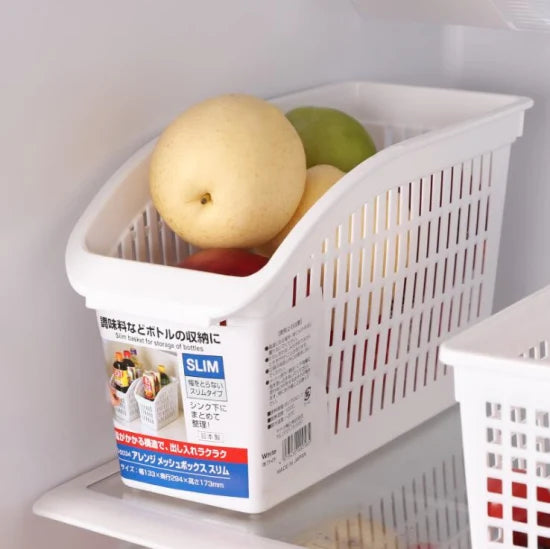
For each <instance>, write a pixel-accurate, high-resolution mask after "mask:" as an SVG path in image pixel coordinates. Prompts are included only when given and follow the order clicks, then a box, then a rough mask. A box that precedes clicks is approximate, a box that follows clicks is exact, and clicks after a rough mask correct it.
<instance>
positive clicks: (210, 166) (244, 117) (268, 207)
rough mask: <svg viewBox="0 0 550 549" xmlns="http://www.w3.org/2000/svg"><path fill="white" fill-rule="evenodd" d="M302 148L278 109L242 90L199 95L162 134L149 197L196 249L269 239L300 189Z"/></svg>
mask: <svg viewBox="0 0 550 549" xmlns="http://www.w3.org/2000/svg"><path fill="white" fill-rule="evenodd" d="M305 179H306V161H305V153H304V147H303V145H302V142H301V140H300V137H299V136H298V134H297V132H296V130H295V129H294V127H293V126H292V124H291V123H290V122H289V121H288V119H287V118H286V117H285V116H284V114H283V113H282V112H281V111H280V110H279V109H278V108H276V107H275V106H274V105H272V104H271V103H268V102H267V101H264V100H262V99H259V98H256V97H253V96H250V95H243V94H229V95H222V96H218V97H214V98H212V99H207V100H206V101H203V102H201V103H198V104H196V105H194V106H192V107H191V108H190V109H188V110H187V111H185V112H184V113H183V114H181V115H180V116H179V117H178V118H176V119H175V120H174V121H173V122H172V123H171V124H170V125H169V126H168V127H167V128H166V129H165V130H164V132H163V133H162V135H161V136H160V138H159V140H158V142H157V144H156V146H155V149H154V151H153V154H152V157H151V163H150V173H149V182H150V191H151V197H152V199H153V203H154V205H155V207H156V208H157V210H158V212H159V214H160V216H161V217H162V218H163V219H164V221H165V222H166V223H167V224H168V226H169V227H170V228H171V229H172V230H173V231H174V232H175V233H176V234H178V235H179V236H180V237H181V238H183V239H184V240H186V241H187V242H190V243H191V244H193V245H195V246H198V247H200V248H220V247H221V248H251V247H254V246H259V245H261V244H263V243H265V242H267V241H268V240H270V239H271V238H273V237H274V236H275V235H276V234H277V233H278V232H279V231H280V230H281V229H282V228H283V227H284V226H285V225H286V224H287V223H288V220H289V219H290V218H291V217H292V214H293V213H294V211H295V210H296V208H297V206H298V203H299V202H300V199H301V198H302V194H303V192H304V186H305Z"/></svg>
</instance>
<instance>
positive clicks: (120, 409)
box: [111, 378, 140, 423]
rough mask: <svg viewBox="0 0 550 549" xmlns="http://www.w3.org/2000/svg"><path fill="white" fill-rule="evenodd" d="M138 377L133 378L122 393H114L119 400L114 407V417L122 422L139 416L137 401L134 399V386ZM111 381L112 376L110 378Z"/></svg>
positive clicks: (136, 384) (135, 386)
mask: <svg viewBox="0 0 550 549" xmlns="http://www.w3.org/2000/svg"><path fill="white" fill-rule="evenodd" d="M139 381H140V380H139V379H135V380H134V381H132V383H131V384H130V387H128V390H127V391H126V392H125V393H123V392H122V391H117V392H116V395H117V397H118V399H119V401H120V403H119V405H118V406H115V407H114V414H115V419H116V420H117V421H120V422H123V423H130V422H131V421H134V419H137V418H138V417H139V410H138V403H137V400H136V388H137V386H138V383H139ZM111 382H112V378H111Z"/></svg>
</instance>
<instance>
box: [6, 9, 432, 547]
mask: <svg viewBox="0 0 550 549" xmlns="http://www.w3.org/2000/svg"><path fill="white" fill-rule="evenodd" d="M439 34H440V31H439V29H437V28H428V27H426V28H423V27H414V28H412V27H407V26H404V25H397V24H396V25H394V24H383V25H374V24H371V23H369V22H365V21H362V20H361V19H360V18H358V17H357V16H356V14H355V13H354V11H353V9H352V7H351V5H350V4H349V3H347V2H343V1H342V0H299V1H296V0H277V1H276V2H270V3H267V2H258V1H257V0H249V1H247V0H233V1H232V2H227V1H221V0H217V1H213V2H212V1H210V2H182V1H181V0H162V1H159V2H151V1H146V0H117V1H116V2H112V1H108V0H95V1H93V2H73V1H71V0H51V1H47V2H44V1H41V0H34V1H29V0H20V1H18V2H15V1H14V2H7V1H5V0H4V1H0V46H1V47H0V68H1V86H0V99H1V101H0V150H1V151H2V163H1V165H2V170H1V172H0V174H1V175H0V185H1V189H2V191H3V197H2V200H1V204H2V215H1V216H0V226H1V230H0V252H1V255H0V257H1V258H2V269H1V270H0V297H1V306H2V313H1V316H0V334H1V336H0V337H1V341H0V345H1V349H2V376H1V381H0V386H1V387H2V397H1V398H0V407H1V410H2V417H3V421H2V422H1V427H0V435H1V439H0V440H1V441H2V442H1V444H2V450H1V452H0V475H1V477H2V483H1V486H2V490H1V494H0V517H1V519H0V539H1V540H2V546H3V547H6V548H12V547H14V548H31V547H32V548H34V547H42V548H49V547H77V546H78V547H79V548H80V549H86V548H88V547H90V548H92V547H93V548H94V549H96V548H103V547H115V543H114V542H113V541H111V540H108V539H107V538H101V537H99V536H97V535H95V534H85V533H84V532H83V531H80V530H76V529H73V528H70V527H67V526H64V525H60V524H57V523H53V522H50V521H47V520H45V519H40V518H37V517H34V516H33V515H32V514H31V505H32V502H33V501H34V500H35V499H36V498H37V497H38V496H39V495H40V494H41V493H43V492H44V491H46V490H47V489H49V488H51V487H53V486H55V485H56V484H58V483H60V482H62V481H63V480H66V479H68V478H70V477H72V476H75V475H76V474H78V473H80V472H83V471H85V470H88V469H90V468H92V467H94V466H96V465H98V464H100V463H102V462H104V461H106V460H107V459H109V458H110V457H111V456H112V455H113V452H114V442H113V437H112V436H111V411H110V407H109V406H108V404H107V403H106V401H105V397H104V385H105V378H104V375H103V358H102V352H101V345H100V341H99V338H98V336H97V333H96V327H95V319H94V316H93V314H92V313H91V312H89V311H86V310H85V309H84V303H83V300H82V299H81V298H80V297H79V296H77V295H76V294H75V293H74V292H73V291H72V289H71V288H70V287H69V285H68V283H67V280H66V277H65V271H64V258H63V255H64V247H65V243H66V240H67V237H68V234H69V232H70V229H71V227H72V226H73V224H74V222H75V220H76V219H77V217H78V215H79V213H80V212H81V211H82V209H83V208H84V206H85V205H86V203H87V202H88V201H89V199H90V198H91V197H92V196H93V194H94V193H95V191H96V190H97V189H98V188H99V186H100V185H101V183H102V182H103V181H104V180H105V179H106V178H107V177H108V176H109V175H110V174H111V173H112V171H113V170H114V169H115V168H116V167H117V166H118V165H119V164H120V163H121V161H123V160H124V159H125V158H126V157H127V155H128V154H129V153H130V152H132V151H133V150H135V149H136V148H137V147H138V146H139V145H140V144H142V143H144V142H145V141H146V140H147V139H149V138H150V137H151V136H152V135H153V134H155V133H156V132H157V131H158V130H159V129H160V128H161V127H162V126H163V125H164V124H165V123H167V122H168V121H169V120H170V118H171V117H173V116H174V115H175V114H176V113H177V112H178V111H180V110H182V109H183V108H184V107H186V106H187V105H188V104H190V103H192V102H193V101H196V100H198V99H200V98H202V97H204V96H205V95H207V94H214V93H218V92H227V91H247V92H250V93H255V94H258V95H273V94H276V93H279V92H283V91H290V90H292V89H298V88H303V87H306V86H309V85H312V84H316V83H320V82H325V81H329V80H337V79H343V78H349V77H360V76H363V75H369V76H373V77H381V78H384V79H388V80H406V81H409V82H426V83H431V82H433V81H437V80H438V78H440V74H441V70H440V65H439V63H438V62H439V59H440V48H439V42H438V38H439Z"/></svg>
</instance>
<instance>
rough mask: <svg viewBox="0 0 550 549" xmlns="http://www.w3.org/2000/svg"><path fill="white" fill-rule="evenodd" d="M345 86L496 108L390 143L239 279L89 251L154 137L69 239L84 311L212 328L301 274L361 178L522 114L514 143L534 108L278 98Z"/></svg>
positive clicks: (524, 103) (508, 98)
mask: <svg viewBox="0 0 550 549" xmlns="http://www.w3.org/2000/svg"><path fill="white" fill-rule="evenodd" d="M343 86H376V87H380V86H382V87H386V88H387V89H388V90H389V89H391V90H394V91H395V90H400V91H402V92H405V93H406V92H407V91H409V90H421V91H426V90H428V91H429V92H430V93H433V92H434V91H438V92H440V93H443V94H457V97H459V96H460V97H462V98H475V97H483V98H484V99H494V102H495V104H496V103H498V106H497V107H495V108H492V109H490V110H489V111H488V112H487V113H486V114H485V115H483V116H478V117H476V118H474V119H467V120H464V121H462V122H459V123H455V124H452V125H449V126H446V127H442V128H439V129H435V130H430V131H428V132H426V133H423V134H421V135H417V136H415V137H412V138H409V139H406V140H404V141H401V142H399V143H396V144H394V145H390V146H388V147H386V148H384V149H382V150H380V151H379V152H378V153H376V154H375V155H373V156H372V157H370V158H368V159H367V160H365V161H364V162H362V163H361V164H360V165H358V166H357V167H356V168H354V169H353V170H351V171H350V172H348V173H346V175H345V176H343V177H342V179H341V180H340V181H339V184H338V185H334V186H333V187H331V188H330V189H329V190H328V191H327V192H326V193H325V194H324V195H323V196H322V197H321V198H320V199H319V200H318V201H317V202H316V203H315V204H314V205H313V206H312V207H311V208H310V209H309V210H308V212H307V213H306V214H305V215H304V216H303V217H302V219H301V220H300V221H299V222H298V223H297V224H296V226H295V227H294V228H293V230H292V231H291V232H290V233H289V235H288V236H287V237H286V238H285V240H284V241H283V242H282V244H281V245H280V246H279V248H278V249H277V250H276V251H275V253H274V254H273V256H272V257H271V258H270V260H269V261H268V263H267V264H266V265H265V266H264V267H263V268H262V269H260V270H259V271H258V272H257V273H255V274H253V275H251V276H248V277H242V278H241V277H232V276H226V275H221V274H214V273H205V272H198V271H191V270H186V269H181V268H178V267H173V266H166V265H157V264H151V263H144V262H137V261H134V260H128V259H120V258H116V257H109V256H106V255H102V254H99V253H96V252H94V251H93V250H91V249H90V247H89V245H88V243H87V236H88V232H89V230H90V226H91V225H92V224H93V221H94V219H95V217H96V216H97V212H98V211H101V209H102V208H103V207H104V205H105V204H106V203H107V202H108V201H109V199H110V198H111V196H112V195H113V193H114V191H115V190H116V189H117V188H118V186H119V185H120V184H121V182H122V181H124V179H125V178H126V177H127V176H128V175H129V174H130V173H131V172H132V170H134V169H135V168H136V166H137V165H139V164H140V163H143V162H145V161H146V160H147V158H148V155H149V154H150V153H151V151H152V149H153V147H154V145H155V143H156V140H157V137H155V138H154V139H152V140H151V141H149V142H148V143H147V144H145V145H144V146H143V147H142V148H141V149H139V150H138V151H137V152H136V153H135V154H134V155H132V156H131V157H130V158H129V159H128V160H127V161H126V162H125V163H124V164H123V165H122V166H121V167H120V168H119V170H117V171H116V172H115V174H114V175H113V176H112V177H111V178H110V179H109V180H108V181H107V182H106V183H105V184H104V185H103V187H102V188H101V189H100V190H99V192H98V193H97V194H96V196H95V197H94V198H93V200H92V201H91V202H90V204H89V205H88V207H87V208H86V210H85V211H84V213H83V214H82V216H81V217H80V219H79V220H78V222H77V223H76V225H75V227H74V229H73V231H72V233H71V235H70V238H69V241H68V244H67V248H66V254H65V263H66V271H67V275H68V278H69V281H70V283H71V285H72V286H73V288H74V289H75V290H76V291H77V292H78V293H80V294H81V295H83V296H85V297H86V301H87V306H88V307H90V308H94V309H100V310H104V311H118V312H125V313H138V314H140V315H142V316H147V317H150V318H160V319H165V320H173V321H178V322H191V323H193V324H194V325H197V326H209V325H213V324H216V323H218V322H219V321H221V320H224V319H225V318H226V317H228V316H231V315H233V314H235V313H237V312H239V311H242V310H243V309H245V308H246V307H248V306H249V305H250V304H252V303H254V302H255V301H256V300H258V299H261V297H262V296H263V295H265V294H266V293H268V292H270V293H271V294H272V295H274V296H278V295H280V294H281V293H282V291H284V284H286V280H283V279H284V278H285V277H284V276H282V275H283V274H284V272H285V270H286V269H287V267H289V266H290V265H291V266H292V268H293V269H294V270H295V272H298V270H299V269H298V268H294V265H299V264H300V262H301V261H302V260H303V258H302V257H300V253H299V252H300V250H301V249H302V246H303V245H304V243H305V242H306V241H307V240H308V237H309V235H311V234H312V232H314V231H315V228H316V226H317V225H318V223H319V222H320V220H321V219H324V218H326V217H328V216H329V215H330V212H331V210H333V209H334V208H335V206H337V205H338V204H340V203H341V202H343V201H345V199H346V196H349V195H350V194H351V191H352V190H353V189H354V187H355V186H356V185H358V184H359V183H360V182H361V181H362V180H364V179H365V178H366V177H370V178H373V179H374V180H376V179H377V178H378V179H379V180H383V179H384V178H383V177H382V175H383V173H384V170H387V169H391V168H392V164H399V163H406V162H407V158H412V157H413V156H414V155H415V154H417V153H419V152H421V151H422V150H425V149H426V148H429V147H430V146H432V145H437V144H439V143H441V142H442V141H444V140H450V139H453V138H455V137H457V136H461V135H463V134H465V133H468V132H471V131H473V130H475V129H477V128H480V127H482V126H487V125H490V124H491V123H494V122H497V121H500V120H504V119H509V118H510V117H514V116H520V117H521V118H520V119H519V121H518V120H515V119H514V120H513V122H514V123H515V126H514V130H512V131H514V135H513V136H507V139H506V140H505V141H506V142H507V143H511V142H513V140H514V139H515V138H516V137H517V136H519V135H521V131H522V122H523V111H525V110H526V109H528V108H530V107H531V106H532V104H533V101H532V100H531V99H529V98H526V97H521V96H513V95H505V94H488V93H485V92H475V91H464V90H451V89H445V88H428V87H419V86H404V85H401V84H384V83H379V82H376V83H375V82H362V81H351V82H339V83H333V84H326V85H324V86H317V87H313V88H309V89H307V90H303V91H300V92H295V93H292V94H287V95H284V96H281V97H279V98H278V99H273V101H274V102H275V103H277V102H278V101H279V102H284V101H291V100H292V98H296V97H301V96H302V94H307V93H308V92H314V91H319V90H328V89H334V90H337V89H339V88H342V87H343ZM342 89H343V88H342ZM503 102H504V104H503ZM508 121H509V120H508ZM516 126H517V127H516ZM503 139H504V137H503ZM423 175H425V174H422V173H420V174H417V177H413V176H412V175H411V176H410V177H408V179H409V180H413V179H416V178H418V177H422V176H423ZM381 189H383V183H379V184H376V183H373V185H372V189H371V190H372V193H373V195H374V194H378V193H379V192H382V191H381ZM302 255H303V253H302ZM137 270H139V273H140V275H139V276H140V277H141V278H142V279H143V280H150V281H155V283H156V286H157V287H156V289H155V292H154V293H153V292H152V290H151V289H149V288H143V286H141V287H138V285H136V284H134V283H133V281H132V273H136V272H137ZM196 288H201V290H202V291H201V292H198V291H197V290H196Z"/></svg>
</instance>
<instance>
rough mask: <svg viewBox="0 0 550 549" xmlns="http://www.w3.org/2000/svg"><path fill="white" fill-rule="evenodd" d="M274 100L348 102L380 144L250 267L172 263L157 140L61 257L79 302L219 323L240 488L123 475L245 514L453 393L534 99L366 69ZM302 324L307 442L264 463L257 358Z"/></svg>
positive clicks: (109, 189)
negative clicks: (455, 365)
mask: <svg viewBox="0 0 550 549" xmlns="http://www.w3.org/2000/svg"><path fill="white" fill-rule="evenodd" d="M274 102H275V103H276V104H278V105H279V106H280V107H281V108H282V109H283V110H285V111H286V110H288V109H291V108H293V107H296V106H301V105H320V106H330V107H334V108H340V109H342V110H344V111H346V112H348V113H349V114H351V115H353V116H355V117H356V118H357V119H359V120H360V121H361V122H362V123H363V124H364V125H365V126H366V127H367V129H368V130H369V131H370V133H371V134H372V135H373V137H374V140H375V142H376V144H377V146H378V148H379V149H381V150H380V152H378V153H377V154H376V155H374V156H373V157H371V158H369V159H368V160H366V161H365V162H363V163H362V164H360V165H359V166H358V167H356V168H355V169H354V170H352V171H351V172H349V173H347V174H346V175H345V176H344V177H343V178H342V179H341V180H340V181H339V182H338V184H337V185H335V186H333V187H332V188H331V189H330V190H329V191H328V192H327V193H326V194H325V195H324V196H322V197H321V199H320V200H319V201H318V202H317V203H316V204H315V205H314V206H313V207H312V208H311V209H310V210H309V211H308V212H307V214H306V215H305V216H304V217H303V218H302V219H301V220H300V222H299V223H298V224H297V225H296V227H295V228H294V229H293V230H292V231H291V233H290V234H289V235H288V237H287V238H286V239H285V241H284V242H283V243H282V245H281V246H280V247H279V248H278V250H277V251H276V252H275V254H274V255H273V257H272V258H271V259H270V261H269V263H268V264H267V265H266V266H265V267H264V268H263V269H261V270H260V271H259V272H257V273H255V274H254V275H252V276H249V277H245V278H237V277H228V276H222V275H217V274H212V273H202V272H197V271H187V270H183V269H178V268H174V267H172V266H171V265H174V264H175V263H176V262H178V261H179V260H181V259H182V258H184V257H185V256H186V255H188V254H189V253H191V252H193V251H194V250H193V249H192V247H190V246H189V245H188V244H187V243H185V242H183V241H181V240H180V239H178V238H177V237H176V236H175V235H174V233H173V232H172V231H170V230H169V228H168V227H167V226H166V225H165V224H164V223H163V222H162V220H161V219H160V218H159V216H158V214H157V212H156V211H155V209H154V208H153V206H152V205H151V202H150V196H149V192H148V177H147V176H148V161H149V156H150V154H151V151H152V149H153V147H154V142H151V143H149V144H147V145H146V146H145V147H144V148H142V149H141V150H140V151H139V152H137V153H136V154H135V155H134V156H133V157H132V158H131V159H130V160H129V161H128V162H127V163H126V164H125V165H124V166H123V167H122V168H121V169H120V170H119V171H118V172H117V173H116V174H115V175H114V176H113V177H112V179H111V180H110V181H109V182H108V183H107V184H106V185H105V186H104V188H103V189H102V190H101V191H100V192H99V193H98V195H97V196H96V197H95V198H94V200H93V201H92V203H91V204H90V206H89V207H88V209H87V210H86V212H85V213H84V214H83V216H82V217H81V219H80V220H79V222H78V224H77V226H76V227H75V229H74V231H73V233H72V235H71V238H70V241H69V244H68V248H67V256H66V259H67V271H68V276H69V278H70V281H71V283H72V285H73V286H74V288H75V289H76V290H77V291H78V292H79V293H81V294H82V295H84V296H85V297H86V303H87V306H88V307H91V308H94V309H97V310H98V311H101V312H105V311H107V312H111V314H112V315H132V318H138V319H139V318H142V319H153V320H155V319H156V320H157V321H158V322H162V323H165V324H169V325H170V326H171V325H174V326H187V327H189V326H191V327H195V328H196V329H198V330H200V329H204V330H210V332H212V330H215V332H216V333H215V335H216V336H218V335H219V336H220V338H221V339H224V338H225V339H226V340H228V341H230V342H231V343H230V344H227V345H225V347H224V353H225V356H224V360H225V363H226V367H225V376H226V377H225V382H226V383H227V388H228V394H229V397H230V399H231V402H232V404H231V406H232V411H231V414H232V417H233V418H234V419H233V426H234V429H233V431H232V432H231V433H230V436H229V435H228V436H226V442H227V439H230V441H229V442H230V445H231V446H236V447H241V448H246V449H247V450H248V473H247V474H248V482H249V493H248V497H247V498H241V499H239V498H232V497H224V496H218V495H211V494H197V493H190V492H186V491H178V490H171V489H164V488H159V487H150V486H147V485H146V483H140V482H136V481H134V480H132V481H128V482H127V483H128V484H130V485H132V486H136V487H141V488H144V489H150V490H154V491H158V492H162V493H167V494H171V495H174V496H177V497H183V498H188V499H192V500H195V501H201V502H205V503H210V504H213V505H219V506H222V507H228V508H232V509H237V510H242V511H247V512H260V511H263V510H265V509H268V508H269V507H271V506H273V505H275V504H276V503H278V502H279V501H282V500H283V499H286V498H287V497H289V496H291V495H293V494H295V493H296V492H298V491H300V490H302V489H303V488H305V487H307V486H309V485H311V484H312V483H314V482H316V481H318V480H319V479H321V478H323V477H325V476H327V475H329V474H331V473H332V472H334V471H336V470H338V469H340V468H341V467H343V466H345V465H347V464H349V463H351V462H352V461H354V460H356V459H358V458H359V457H361V456H364V455H365V454H367V453H369V452H371V451H373V450H374V449H376V448H378V447H380V446H382V445H383V444H385V443H387V442H388V441H390V440H392V439H394V438H396V437H398V436H399V435H401V434H402V433H404V432H406V431H408V430H409V429H411V428H412V427H414V426H416V425H418V424H420V423H421V422H423V421H425V420H426V419H428V418H430V417H432V416H433V415H434V414H437V413H438V412H440V411H441V410H443V409H445V408H446V407H448V406H450V405H451V404H452V403H453V385H452V378H451V376H450V375H449V373H448V371H447V368H445V367H444V366H443V365H442V364H440V362H439V361H438V344H439V342H440V341H441V340H442V339H443V338H444V337H446V336H447V335H448V334H449V333H452V332H454V331H455V330H457V329H459V328H463V327H465V326H467V325H468V324H470V323H472V322H474V321H477V320H478V319H480V318H483V317H485V316H487V315H488V314H489V313H490V311H491V305H492V299H493V287H494V278H495V271H496V262H497V256H498V247H499V237H500V228H501V218H502V211H503V204H504V194H505V188H506V179H507V171H508V160H509V153H510V145H511V143H512V142H513V141H514V140H515V139H516V138H517V137H518V136H520V135H521V133H522V127H523V115H524V111H525V109H527V108H529V107H530V105H531V103H532V102H531V100H529V99H525V98H518V97H511V96H505V95H496V94H485V93H475V92H467V91H457V90H443V89H428V88H417V87H410V86H399V85H389V84H375V83H366V82H350V83H341V84H332V85H327V86H323V87H320V88H316V89H312V90H308V91H304V92H300V93H295V94H291V95H288V96H285V97H283V98H280V99H277V100H275V101H274ZM98 314H103V313H98ZM294 322H298V323H301V322H303V325H304V326H305V327H307V328H308V329H309V330H310V331H309V332H308V333H309V336H308V337H309V340H308V345H309V347H308V353H309V355H308V360H309V362H308V363H307V365H306V367H305V370H304V371H305V372H306V373H305V378H306V381H305V382H304V383H303V384H302V385H300V386H299V387H298V389H299V390H300V391H301V392H302V393H305V394H306V398H304V399H303V400H304V402H302V401H301V400H297V401H296V402H297V403H298V404H299V406H298V404H296V406H295V409H296V410H298V411H297V412H296V413H297V414H298V413H301V416H300V417H301V418H302V420H303V422H305V423H304V425H303V426H298V427H299V428H306V427H307V423H308V422H309V424H310V425H311V427H312V428H311V429H310V431H309V435H310V436H309V438H310V439H311V440H310V445H309V447H308V449H307V450H306V454H307V455H306V456H305V458H304V459H301V461H300V462H299V463H294V464H293V466H292V467H291V468H287V467H283V468H282V469H281V470H282V471H283V472H282V473H281V471H279V472H278V473H277V474H275V472H274V473H273V474H268V472H267V470H266V467H265V465H262V458H261V456H262V455H263V454H264V453H265V452H266V451H271V449H272V448H274V449H275V450H274V451H277V452H281V453H282V454H283V455H284V453H285V452H284V449H283V450H282V451H281V449H280V443H281V440H279V439H276V438H275V436H274V434H273V431H266V425H265V419H264V418H265V416H266V413H267V414H268V415H269V413H271V411H273V404H272V398H273V393H270V390H272V389H273V387H274V385H273V383H271V384H270V379H271V378H266V375H272V372H271V373H269V374H268V371H269V369H266V370H265V375H264V369H263V366H260V364H264V360H265V361H267V360H269V357H270V355H269V352H271V346H270V342H272V341H274V340H275V339H276V337H277V334H281V333H283V331H284V329H286V328H284V326H285V325H291V326H292V325H294V324H293V323H294ZM170 323H172V324H170ZM282 327H283V328H282ZM180 347H181V346H180ZM268 349H269V350H270V351H268ZM266 353H268V354H266ZM282 366H283V368H284V367H285V365H284V364H283V365H282ZM287 366H288V367H289V368H290V367H291V366H292V367H294V366H295V365H290V364H289V365H287ZM298 389H296V390H298ZM297 395H298V393H296V395H293V398H294V397H295V398H296V399H297V398H298V396H297ZM184 396H185V395H184ZM310 397H311V398H310ZM188 402H189V399H185V398H184V403H188ZM185 405H188V404H185ZM186 412H187V408H186ZM186 415H187V414H186ZM188 432H189V428H188ZM283 444H284V442H283ZM277 447H279V450H277ZM284 477H286V478H284Z"/></svg>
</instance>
